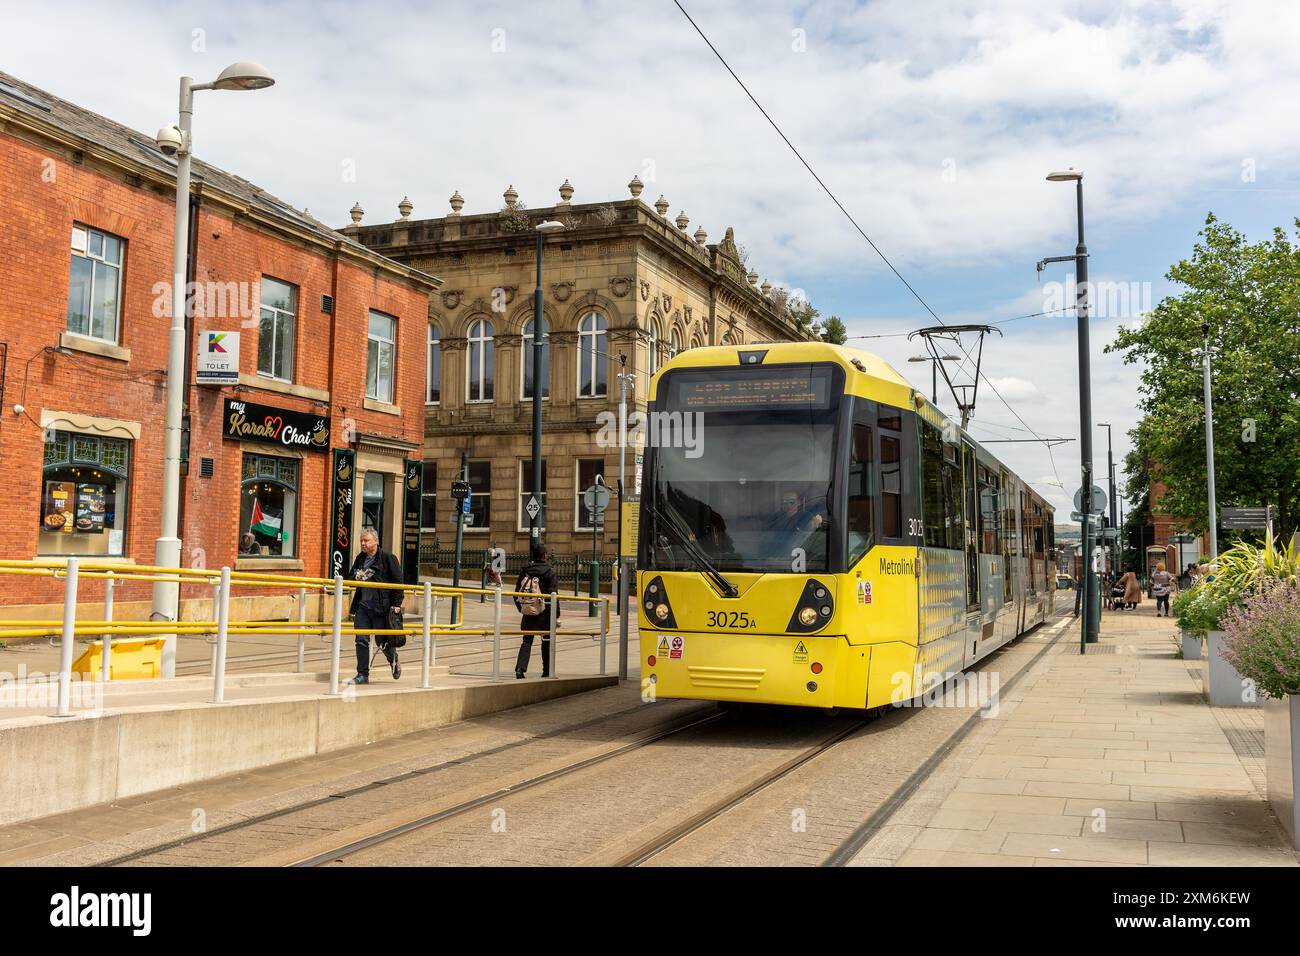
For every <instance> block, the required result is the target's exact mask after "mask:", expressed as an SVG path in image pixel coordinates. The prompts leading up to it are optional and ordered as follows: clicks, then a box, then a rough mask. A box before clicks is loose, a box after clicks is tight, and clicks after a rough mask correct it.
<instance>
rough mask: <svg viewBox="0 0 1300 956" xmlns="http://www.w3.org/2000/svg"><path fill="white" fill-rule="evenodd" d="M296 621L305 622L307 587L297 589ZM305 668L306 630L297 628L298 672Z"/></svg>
mask: <svg viewBox="0 0 1300 956" xmlns="http://www.w3.org/2000/svg"><path fill="white" fill-rule="evenodd" d="M298 623H299V624H306V623H307V589H306V588H299V589H298ZM306 669H307V632H306V631H305V630H304V629H303V628H301V627H300V628H298V673H299V674H301V673H302V672H303V671H305V670H306Z"/></svg>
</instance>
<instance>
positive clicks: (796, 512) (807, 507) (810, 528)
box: [767, 486, 830, 550]
mask: <svg viewBox="0 0 1300 956" xmlns="http://www.w3.org/2000/svg"><path fill="white" fill-rule="evenodd" d="M780 502H781V505H780V509H779V510H778V511H777V512H776V514H774V515H773V516H772V517H771V519H770V520H769V522H768V528H767V530H768V531H769V532H770V533H771V534H772V535H773V537H774V538H776V537H779V538H781V539H783V540H782V550H784V546H785V545H786V544H787V543H788V542H790V541H791V540H792V539H797V540H796V541H795V544H796V546H797V545H802V544H803V542H805V541H806V540H807V539H808V538H809V537H810V536H811V535H813V534H816V533H818V532H821V533H823V534H824V533H825V532H826V530H827V528H828V527H829V525H830V516H829V515H828V514H827V512H826V499H825V497H820V498H813V499H811V500H809V498H808V496H807V495H806V494H805V491H804V489H801V488H796V487H794V486H787V487H785V488H783V489H782V491H781V498H780Z"/></svg>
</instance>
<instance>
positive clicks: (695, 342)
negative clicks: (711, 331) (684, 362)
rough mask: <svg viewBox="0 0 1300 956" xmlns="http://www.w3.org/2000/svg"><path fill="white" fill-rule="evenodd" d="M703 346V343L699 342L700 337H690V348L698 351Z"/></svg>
mask: <svg viewBox="0 0 1300 956" xmlns="http://www.w3.org/2000/svg"><path fill="white" fill-rule="evenodd" d="M703 344H704V343H703V342H701V341H700V337H699V336H698V335H692V336H691V348H693V349H698V348H699V347H700V346H702V345H703Z"/></svg>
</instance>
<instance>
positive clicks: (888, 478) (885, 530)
mask: <svg viewBox="0 0 1300 956" xmlns="http://www.w3.org/2000/svg"><path fill="white" fill-rule="evenodd" d="M886 421H889V419H886V418H885V417H884V416H881V419H880V503H881V523H880V534H881V537H884V538H901V537H903V444H902V436H901V435H889V434H886V432H885V428H886V427H887V426H886V424H885V423H886Z"/></svg>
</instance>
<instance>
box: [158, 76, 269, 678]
mask: <svg viewBox="0 0 1300 956" xmlns="http://www.w3.org/2000/svg"><path fill="white" fill-rule="evenodd" d="M274 82H275V80H274V79H273V78H272V77H271V74H270V73H269V72H267V70H266V68H265V67H262V66H259V65H257V64H256V63H250V62H247V61H244V62H240V63H233V64H231V65H230V66H228V67H226V68H225V69H224V70H222V71H221V74H220V75H219V76H218V77H217V78H216V79H215V80H214V81H212V82H211V83H195V82H194V78H193V77H189V76H182V77H181V95H180V110H179V114H180V115H179V122H178V123H177V125H175V126H164V127H163V128H162V129H161V130H159V132H158V139H157V142H158V145H159V148H161V149H162V150H163V151H164V152H166V153H170V154H173V155H175V157H176V234H175V236H174V237H173V241H172V322H171V328H170V329H169V330H168V334H167V381H166V384H165V386H164V389H165V394H166V419H165V426H164V431H163V475H162V478H163V480H162V509H161V515H160V525H161V526H160V528H159V533H158V538H157V539H156V540H155V542H154V564H155V565H156V566H158V567H164V568H177V567H180V563H181V539H180V498H181V495H180V490H181V429H182V422H183V417H184V410H185V382H184V381H183V379H184V378H185V343H186V325H185V324H186V319H187V316H186V314H185V263H186V260H187V258H188V256H189V231H190V160H191V157H192V155H193V146H194V144H193V141H192V139H191V137H190V127H191V120H192V119H193V114H194V93H195V92H196V91H198V90H260V89H265V88H266V87H268V86H270V85H271V84H273V83H274ZM179 599H180V585H179V583H177V582H175V581H157V582H155V583H154V586H153V605H152V613H151V614H150V619H151V620H154V621H175V620H177V619H178V618H179V617H180V614H179V611H180V607H179ZM162 676H163V677H175V676H176V635H175V634H167V635H164V642H163V652H162Z"/></svg>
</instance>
